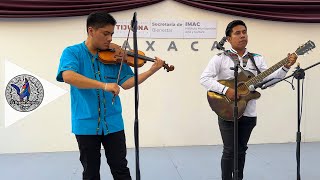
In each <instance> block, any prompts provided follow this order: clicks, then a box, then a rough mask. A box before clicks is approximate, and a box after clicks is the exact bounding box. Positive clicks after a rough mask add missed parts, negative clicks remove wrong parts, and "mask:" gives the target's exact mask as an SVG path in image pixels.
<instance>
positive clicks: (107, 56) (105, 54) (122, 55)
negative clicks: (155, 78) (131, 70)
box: [98, 43, 174, 72]
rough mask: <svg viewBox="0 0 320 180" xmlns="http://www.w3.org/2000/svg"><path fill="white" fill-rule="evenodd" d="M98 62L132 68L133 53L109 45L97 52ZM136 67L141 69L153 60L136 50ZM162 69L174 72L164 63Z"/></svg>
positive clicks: (112, 44)
mask: <svg viewBox="0 0 320 180" xmlns="http://www.w3.org/2000/svg"><path fill="white" fill-rule="evenodd" d="M98 56H99V60H100V61H101V62H102V63H103V64H117V63H121V62H122V61H123V62H124V63H126V64H128V65H129V66H132V67H134V52H132V51H125V50H124V49H122V48H121V47H120V46H119V45H117V44H114V43H110V46H109V48H108V49H107V50H103V51H99V52H98ZM137 60H138V61H137V66H138V67H142V66H143V65H144V64H145V63H146V62H147V61H151V62H154V61H155V59H153V58H150V57H147V56H145V54H144V52H142V51H139V50H138V59H137ZM163 68H164V69H166V70H167V72H169V71H173V70H174V66H172V65H170V66H169V65H168V64H166V63H164V64H163Z"/></svg>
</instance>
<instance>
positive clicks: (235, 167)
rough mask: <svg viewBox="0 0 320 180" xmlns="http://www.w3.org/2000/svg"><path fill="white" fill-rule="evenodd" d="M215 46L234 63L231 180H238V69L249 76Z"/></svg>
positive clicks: (217, 46)
mask: <svg viewBox="0 0 320 180" xmlns="http://www.w3.org/2000/svg"><path fill="white" fill-rule="evenodd" d="M215 46H216V48H217V49H219V50H222V51H223V52H224V53H225V54H226V55H227V56H229V57H230V59H231V60H232V61H233V63H234V67H231V68H230V69H231V70H233V71H234V97H235V101H234V107H233V123H234V126H233V142H234V154H233V180H238V174H239V165H238V159H239V158H238V151H239V142H238V139H239V137H238V134H239V133H238V131H239V124H238V100H237V97H238V88H237V86H238V74H239V72H238V70H239V68H240V69H241V70H242V72H244V74H245V75H246V76H249V74H246V71H245V70H244V69H243V68H242V67H241V66H240V61H239V60H235V59H233V57H231V56H230V55H229V53H228V52H226V51H225V48H224V47H223V46H221V45H220V46H219V44H218V43H215Z"/></svg>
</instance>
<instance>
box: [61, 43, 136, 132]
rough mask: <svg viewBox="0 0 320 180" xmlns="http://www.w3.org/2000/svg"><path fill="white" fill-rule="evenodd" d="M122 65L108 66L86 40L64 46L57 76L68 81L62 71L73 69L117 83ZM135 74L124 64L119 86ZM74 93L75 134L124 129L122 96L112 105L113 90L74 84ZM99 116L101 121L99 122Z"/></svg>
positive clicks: (72, 105) (72, 111)
mask: <svg viewBox="0 0 320 180" xmlns="http://www.w3.org/2000/svg"><path fill="white" fill-rule="evenodd" d="M119 68H120V64H112V65H105V64H103V63H101V62H100V61H99V59H98V57H97V55H93V54H91V53H90V51H89V50H88V48H87V46H86V45H85V42H83V43H80V44H76V45H73V46H69V47H67V48H66V49H64V51H63V53H62V56H61V58H60V65H59V69H58V73H57V77H56V79H57V81H60V82H64V80H63V78H62V72H63V71H66V70H71V71H74V72H76V73H79V74H81V75H83V76H86V77H88V78H90V79H96V80H98V81H101V82H106V83H116V82H117V77H118V71H119ZM99 72H100V73H99ZM133 75H134V74H133V72H132V70H131V68H130V67H129V66H128V65H127V64H123V65H122V70H121V73H120V80H119V85H121V84H122V83H124V82H125V81H126V80H128V79H129V78H131V77H133ZM98 95H99V96H98ZM70 96H71V119H72V132H73V133H74V134H76V135H96V134H97V133H98V134H99V135H101V134H102V132H103V133H104V134H105V135H106V134H108V133H113V132H117V131H121V130H123V129H124V125H123V119H122V107H121V102H120V98H119V96H116V98H115V101H114V104H113V105H112V98H113V94H112V93H110V92H106V91H103V90H101V89H99V90H97V89H80V88H77V87H75V86H72V85H70ZM99 102H100V103H99ZM99 108H100V113H99V110H98V109H99ZM99 118H100V123H98V121H99ZM98 124H99V125H98Z"/></svg>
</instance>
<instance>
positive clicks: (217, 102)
mask: <svg viewBox="0 0 320 180" xmlns="http://www.w3.org/2000/svg"><path fill="white" fill-rule="evenodd" d="M315 47H316V46H315V44H314V43H313V42H312V41H308V42H306V43H305V44H304V45H302V46H300V47H299V48H298V49H297V50H296V51H295V54H296V55H297V56H299V55H303V54H305V53H307V52H308V51H310V50H311V49H313V48H315ZM225 53H227V55H228V56H229V57H230V58H233V60H237V61H239V59H238V56H237V55H236V54H234V53H231V52H227V51H226V52H225ZM287 63H288V59H287V58H284V59H283V60H281V61H280V62H278V63H277V64H275V65H273V66H272V67H270V68H269V69H267V70H265V71H264V72H262V73H260V74H258V75H257V76H255V75H254V74H253V73H251V72H250V71H246V72H245V73H244V72H242V71H241V72H240V73H239V75H238V85H237V90H238V93H239V95H240V98H239V99H238V100H237V102H238V117H237V119H239V118H240V117H241V116H242V115H243V113H244V111H245V109H246V106H247V103H248V101H250V100H252V99H258V98H259V97H260V96H261V94H260V93H259V92H257V91H250V90H249V89H250V88H249V87H252V86H255V85H257V84H258V83H261V82H262V81H263V79H264V78H266V77H267V76H269V75H270V74H272V73H273V72H274V71H276V70H277V69H279V68H281V67H282V66H283V65H285V64H287ZM218 82H219V83H221V84H223V85H225V86H227V87H230V88H233V89H235V88H234V79H230V80H218ZM207 98H208V102H209V105H210V107H211V109H212V110H213V111H214V112H215V113H216V114H217V115H218V116H219V117H221V118H222V119H224V120H226V121H233V119H234V118H233V110H234V108H233V107H234V102H233V101H232V100H230V99H229V98H228V97H227V96H225V95H223V94H219V93H216V92H213V91H208V92H207Z"/></svg>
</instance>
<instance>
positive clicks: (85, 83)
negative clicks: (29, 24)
mask: <svg viewBox="0 0 320 180" xmlns="http://www.w3.org/2000/svg"><path fill="white" fill-rule="evenodd" d="M115 25H116V20H115V19H114V18H113V17H112V16H111V15H110V14H108V13H107V12H102V11H100V12H94V13H91V14H90V15H89V16H88V18H87V39H86V41H84V42H83V43H80V44H76V45H73V46H69V47H67V48H66V49H64V51H63V53H62V55H61V58H60V65H59V68H58V73H57V77H56V79H57V81H60V82H66V83H68V84H70V95H71V114H72V132H73V133H74V134H75V136H76V139H77V142H78V146H79V151H80V161H81V163H82V166H83V169H84V170H83V179H84V180H99V179H100V161H101V160H100V156H101V154H100V149H101V144H102V145H103V147H104V149H105V155H106V157H107V163H108V165H109V167H110V170H111V173H112V175H113V178H114V179H116V180H129V179H131V176H130V172H129V168H128V167H127V160H126V154H127V150H126V142H125V133H124V123H123V118H122V107H121V102H120V98H119V96H118V95H119V92H120V87H119V86H121V87H122V88H123V89H125V90H127V89H130V88H132V87H134V77H133V76H134V74H133V72H132V70H131V68H130V67H129V66H128V65H127V64H122V68H121V73H120V76H119V80H118V83H117V78H118V71H119V69H120V64H119V63H118V64H108V65H106V64H103V63H101V62H100V61H99V59H98V51H100V50H107V49H108V48H109V45H110V43H111V41H112V35H113V33H114V28H115ZM163 64H164V61H162V60H161V59H159V58H157V57H156V58H155V62H154V63H153V65H152V66H151V68H150V69H149V70H147V71H145V72H143V73H141V74H139V76H138V78H139V79H138V81H139V82H138V83H139V84H140V83H142V82H144V81H145V80H146V79H147V78H149V77H150V76H151V75H153V74H154V73H155V72H157V71H158V70H159V69H160V68H161V67H162V66H163ZM114 96H115V99H114V103H112V101H113V100H112V99H113V97H114Z"/></svg>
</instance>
